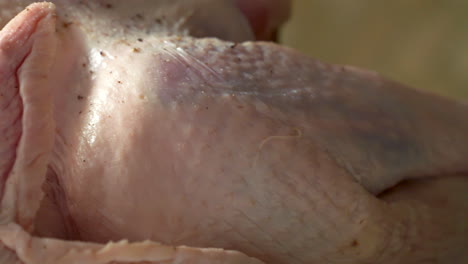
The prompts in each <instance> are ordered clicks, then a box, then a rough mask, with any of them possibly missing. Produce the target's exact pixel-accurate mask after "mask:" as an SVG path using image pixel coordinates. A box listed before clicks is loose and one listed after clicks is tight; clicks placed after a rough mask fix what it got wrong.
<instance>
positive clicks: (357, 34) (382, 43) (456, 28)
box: [281, 0, 468, 99]
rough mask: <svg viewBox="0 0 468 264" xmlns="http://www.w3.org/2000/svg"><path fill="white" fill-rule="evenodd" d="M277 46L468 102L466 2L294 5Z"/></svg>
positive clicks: (372, 0) (327, 0) (308, 1)
mask: <svg viewBox="0 0 468 264" xmlns="http://www.w3.org/2000/svg"><path fill="white" fill-rule="evenodd" d="M293 4H294V7H293V16H292V19H291V20H290V22H289V23H288V24H287V25H286V27H285V28H284V30H283V32H282V37H281V38H282V42H283V43H284V44H286V45H288V46H291V47H294V48H297V49H299V50H301V51H303V52H305V53H306V54H308V55H310V56H312V57H314V58H318V59H321V60H323V61H327V62H332V63H338V64H351V65H356V66H360V67H364V68H368V69H372V70H376V71H378V72H380V73H382V74H383V75H385V76H387V77H389V78H392V79H394V80H398V81H400V82H403V83H406V84H409V85H411V86H413V87H418V88H422V89H429V90H432V91H435V92H437V93H440V94H444V95H450V96H455V97H458V98H465V99H468V0H391V1H389V0H293Z"/></svg>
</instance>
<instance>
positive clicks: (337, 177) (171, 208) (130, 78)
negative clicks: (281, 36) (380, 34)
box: [0, 1, 468, 264]
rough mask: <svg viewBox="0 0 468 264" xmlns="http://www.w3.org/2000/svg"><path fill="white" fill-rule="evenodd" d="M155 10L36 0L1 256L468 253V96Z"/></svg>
mask: <svg viewBox="0 0 468 264" xmlns="http://www.w3.org/2000/svg"><path fill="white" fill-rule="evenodd" d="M24 2H25V3H26V2H27V1H24ZM67 2H70V3H72V4H73V5H72V6H71V7H67V5H66V4H67ZM208 2H209V1H207V3H208ZM143 3H149V2H145V1H137V3H136V4H135V6H133V7H131V8H129V7H128V6H123V5H122V2H119V1H108V2H105V3H104V2H100V1H80V2H78V1H56V4H57V10H56V9H55V7H54V5H51V4H45V3H43V4H35V5H32V6H30V7H28V8H27V9H26V10H25V11H23V12H22V13H21V14H20V15H19V16H17V17H16V18H15V19H13V20H12V21H11V22H10V23H9V24H8V25H7V26H6V27H5V28H4V29H3V30H2V32H1V34H0V63H2V64H1V66H2V67H0V74H1V75H0V88H1V91H2V95H3V96H2V97H0V107H2V108H0V109H2V111H1V112H0V115H2V116H1V117H2V118H1V121H0V122H1V123H0V124H1V125H0V129H1V131H2V135H5V137H4V139H2V141H0V155H2V156H3V157H5V158H3V159H2V163H0V173H1V174H0V175H1V177H2V180H3V181H4V183H3V182H2V184H3V186H2V187H3V188H2V189H3V191H2V193H1V194H2V196H1V197H2V200H1V201H2V207H1V212H0V216H1V218H0V219H1V222H0V223H1V227H0V241H1V243H3V251H2V253H0V256H1V257H3V258H4V259H5V260H6V261H9V262H11V263H15V261H16V262H18V263H92V264H94V263H261V262H260V261H264V262H265V263H278V264H281V263H349V262H351V263H401V261H402V260H405V261H410V263H423V261H428V260H431V261H434V262H436V263H443V261H451V262H447V263H457V261H463V260H461V259H460V256H461V257H466V256H464V255H463V254H464V253H463V245H466V243H467V241H466V237H467V236H464V235H463V234H466V230H467V229H466V221H463V219H468V218H467V217H468V216H467V214H466V212H467V211H468V210H465V209H467V204H466V202H465V203H464V202H463V201H466V200H467V197H466V196H463V188H466V186H467V180H466V177H463V176H453V177H448V176H446V175H462V174H464V173H466V172H467V170H468V168H467V167H468V162H467V159H466V157H468V155H467V154H468V148H467V147H466V146H467V138H466V134H467V132H468V120H467V119H466V114H467V112H468V107H467V105H466V104H465V103H462V102H456V101H452V100H449V99H445V98H440V97H438V96H435V95H431V94H426V93H424V92H420V91H416V90H412V89H409V88H407V87H404V86H402V85H400V84H397V83H394V82H391V81H387V80H385V79H383V78H382V77H380V76H379V75H377V74H375V73H371V72H367V71H362V70H358V69H355V68H352V67H343V66H332V65H328V64H324V63H321V62H318V61H316V60H313V59H310V58H305V57H303V56H302V55H301V54H299V53H297V52H295V51H293V50H290V49H288V48H284V47H281V46H278V45H275V44H271V43H261V42H244V43H239V44H235V43H234V42H230V41H229V40H234V41H241V40H247V39H251V38H252V37H253V34H252V32H251V31H250V30H249V28H248V27H245V28H242V27H240V29H239V27H236V26H232V27H230V25H229V24H226V25H219V27H216V26H215V27H212V26H206V27H204V26H203V24H204V23H207V22H206V21H207V20H206V19H207V18H211V15H210V14H211V13H209V12H208V11H200V13H197V12H194V13H191V14H190V15H187V14H184V13H183V11H181V10H182V9H181V8H180V6H184V5H182V4H181V5H180V6H178V5H177V4H170V1H166V2H165V1H161V2H160V3H161V5H162V6H163V7H164V8H162V7H161V6H156V5H151V4H148V5H146V6H145V5H143ZM180 3H183V2H180ZM186 3H187V2H186ZM186 3H184V4H186ZM220 3H221V2H218V4H219V6H218V7H217V8H218V10H235V9H231V8H235V5H233V4H232V3H228V2H225V3H224V4H222V3H221V4H220ZM108 5H110V7H109V6H108ZM241 9H242V8H241ZM158 10H165V13H171V12H173V13H172V14H173V15H172V16H171V17H170V18H167V20H161V21H159V20H158V19H162V18H161V11H159V13H158ZM180 12H182V13H180ZM220 13H222V12H219V13H216V14H217V15H219V14H220ZM97 14H99V15H97ZM233 14H236V13H235V12H233ZM238 14H239V17H240V18H239V19H240V20H239V21H244V22H247V20H242V17H241V16H240V13H238ZM103 18H105V19H103ZM176 18H177V19H176ZM173 20H174V21H173ZM158 21H159V22H158ZM180 21H192V22H190V23H189V22H184V23H179V22H180ZM158 23H161V24H162V25H158ZM250 23H251V24H252V21H250ZM209 24H210V25H211V23H209ZM149 25H152V26H149ZM222 29H225V30H222ZM226 32H227V33H226ZM190 35H192V36H199V37H202V36H214V37H218V38H220V39H224V40H220V39H214V38H205V39H200V38H193V37H190ZM256 35H258V34H256ZM225 40H228V41H225ZM12 43H14V45H13V44H12ZM436 106H437V107H436ZM3 131H5V132H3ZM443 175H445V176H444V177H443V178H440V177H441V176H443ZM428 176H433V177H432V178H430V177H428ZM406 179H419V185H416V186H413V185H411V184H409V185H405V186H403V187H400V188H398V189H396V190H395V191H388V192H385V193H384V191H386V190H388V189H389V188H391V187H392V186H395V185H396V184H398V183H400V182H401V181H403V180H406ZM421 186H423V187H424V188H422V187H421ZM405 190H406V191H405ZM408 190H409V191H408ZM447 190H450V192H447ZM439 193H441V194H439ZM379 194H380V198H381V199H379V198H377V197H376V196H377V195H379ZM453 212H459V215H455V216H456V217H445V216H446V215H454V213H453ZM463 232H465V233H463ZM457 233H458V235H453V234H457ZM442 238H443V239H442ZM122 239H127V240H129V241H130V242H120V243H110V244H107V245H106V243H108V241H119V240H122ZM145 240H150V241H157V242H161V243H163V244H158V243H156V242H140V241H145ZM78 241H81V242H78ZM421 241H430V242H428V243H421ZM166 245H167V246H166ZM182 245H186V246H188V247H184V246H182ZM453 245H460V247H456V246H453ZM207 248H223V249H226V250H217V249H207ZM230 250H237V251H230ZM240 252H242V253H240ZM244 254H247V255H248V256H250V257H255V259H254V258H250V257H247V256H246V255H244ZM0 260H1V258H0ZM9 262H5V263H9ZM458 263H462V262H458Z"/></svg>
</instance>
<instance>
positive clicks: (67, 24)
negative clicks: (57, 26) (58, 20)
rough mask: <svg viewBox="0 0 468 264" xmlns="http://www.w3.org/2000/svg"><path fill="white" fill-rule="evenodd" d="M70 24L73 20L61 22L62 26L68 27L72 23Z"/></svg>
mask: <svg viewBox="0 0 468 264" xmlns="http://www.w3.org/2000/svg"><path fill="white" fill-rule="evenodd" d="M72 24H73V22H63V24H62V26H63V27H64V28H68V27H69V26H70V25H72Z"/></svg>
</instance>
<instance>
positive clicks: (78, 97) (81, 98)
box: [76, 95, 84, 100]
mask: <svg viewBox="0 0 468 264" xmlns="http://www.w3.org/2000/svg"><path fill="white" fill-rule="evenodd" d="M76 99H78V100H83V99H84V97H83V96H82V95H78V96H77V97H76Z"/></svg>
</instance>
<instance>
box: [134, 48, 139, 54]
mask: <svg viewBox="0 0 468 264" xmlns="http://www.w3.org/2000/svg"><path fill="white" fill-rule="evenodd" d="M133 52H135V53H140V52H141V49H140V48H133Z"/></svg>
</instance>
